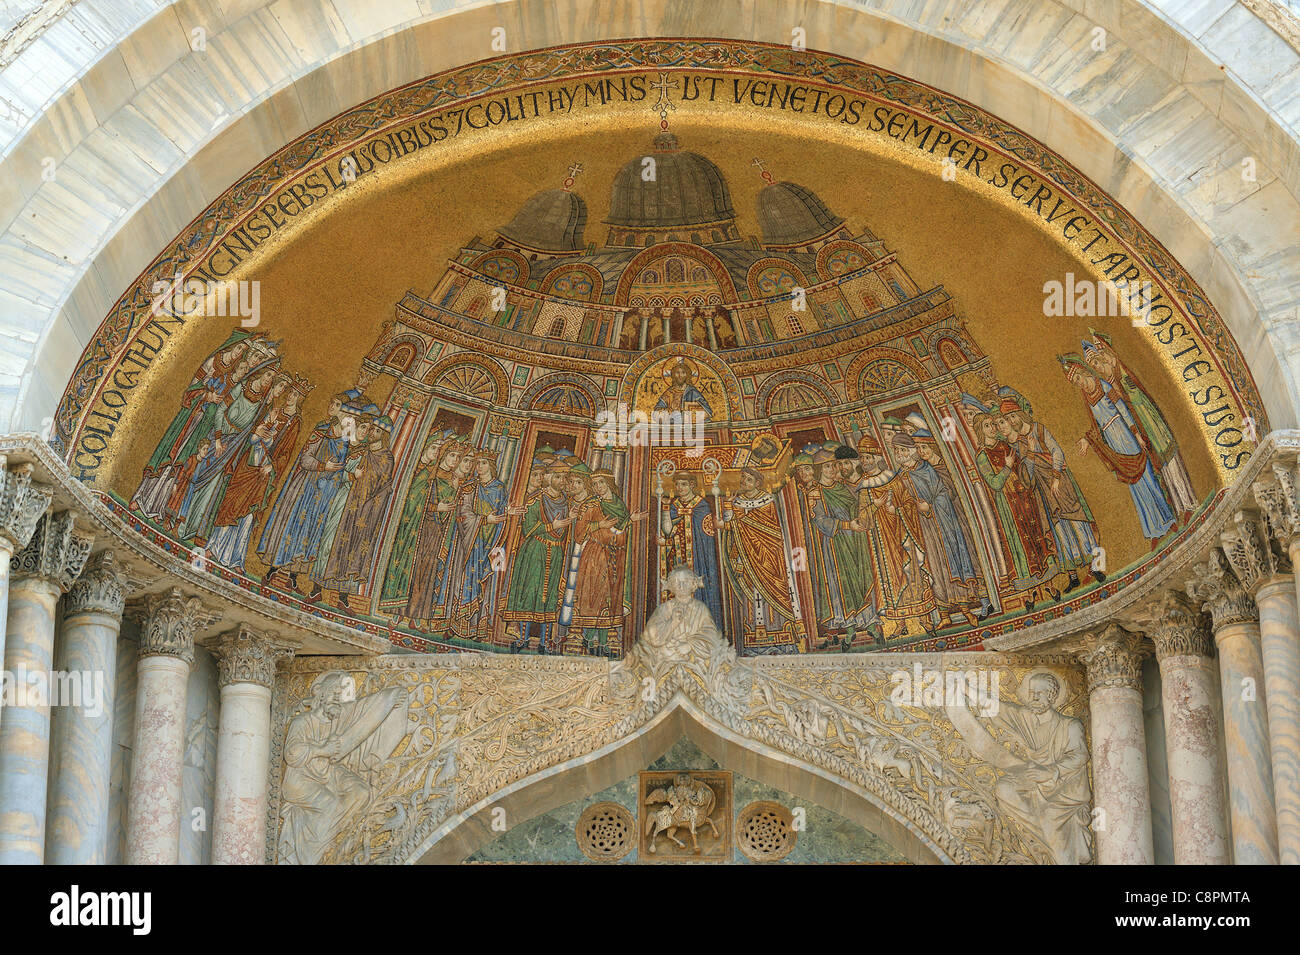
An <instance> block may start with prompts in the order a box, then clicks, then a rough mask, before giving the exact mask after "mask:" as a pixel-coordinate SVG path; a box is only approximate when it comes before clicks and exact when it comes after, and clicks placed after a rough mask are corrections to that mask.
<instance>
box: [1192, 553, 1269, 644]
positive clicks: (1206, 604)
mask: <svg viewBox="0 0 1300 955" xmlns="http://www.w3.org/2000/svg"><path fill="white" fill-rule="evenodd" d="M1192 571H1193V576H1192V579H1191V580H1189V581H1188V582H1187V595H1188V596H1189V597H1191V598H1192V599H1193V600H1195V601H1197V602H1198V603H1200V605H1201V609H1202V610H1208V611H1209V612H1210V617H1211V618H1212V619H1213V621H1214V629H1215V630H1216V631H1218V630H1219V629H1221V628H1222V627H1226V626H1228V624H1232V623H1253V622H1255V621H1257V620H1259V608H1258V607H1256V606H1255V598H1253V597H1252V596H1251V595H1250V594H1249V593H1247V592H1246V590H1245V588H1244V587H1242V586H1241V582H1240V581H1239V580H1238V579H1237V575H1236V574H1234V573H1233V572H1232V570H1231V569H1230V568H1229V567H1228V562H1227V559H1226V558H1225V557H1224V556H1223V553H1222V552H1221V551H1219V550H1217V549H1215V550H1212V551H1210V557H1209V559H1208V560H1207V561H1206V562H1205V563H1204V564H1197V565H1196V566H1195V567H1193V568H1192Z"/></svg>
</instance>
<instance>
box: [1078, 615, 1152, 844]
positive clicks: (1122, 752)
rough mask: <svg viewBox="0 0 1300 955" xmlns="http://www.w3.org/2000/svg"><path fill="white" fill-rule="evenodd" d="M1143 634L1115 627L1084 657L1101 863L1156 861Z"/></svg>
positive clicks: (1096, 826)
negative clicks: (1141, 648)
mask: <svg viewBox="0 0 1300 955" xmlns="http://www.w3.org/2000/svg"><path fill="white" fill-rule="evenodd" d="M1140 642H1141V638H1140V637H1137V636H1135V635H1134V634H1130V633H1128V632H1127V631H1125V630H1124V629H1123V628H1121V627H1118V626H1114V625H1111V626H1109V627H1107V628H1106V629H1105V630H1104V631H1102V633H1101V635H1100V636H1099V637H1097V638H1094V642H1092V643H1090V645H1089V648H1088V650H1087V651H1086V652H1085V653H1084V654H1083V655H1082V659H1083V661H1084V664H1085V665H1086V666H1087V675H1088V710H1089V713H1090V715H1091V719H1092V778H1093V804H1094V806H1095V807H1096V808H1097V809H1098V810H1100V816H1099V818H1098V819H1097V822H1096V825H1095V826H1094V830H1095V832H1096V836H1097V862H1098V863H1100V864H1102V865H1151V864H1153V863H1154V862H1155V846H1154V840H1153V839H1152V835H1151V787H1150V784H1149V778H1148V775H1147V743H1146V728H1145V723H1144V721H1143V718H1142V655H1141V653H1140V651H1139V645H1140Z"/></svg>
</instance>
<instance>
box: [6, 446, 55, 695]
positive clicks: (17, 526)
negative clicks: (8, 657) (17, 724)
mask: <svg viewBox="0 0 1300 955" xmlns="http://www.w3.org/2000/svg"><path fill="white" fill-rule="evenodd" d="M52 494H53V490H52V489H51V488H48V487H44V486H42V485H39V484H32V466H31V465H30V464H23V465H19V466H17V467H15V468H13V469H10V468H9V466H8V459H7V458H6V457H5V456H4V455H3V454H0V663H3V662H4V657H5V630H6V626H5V621H6V619H7V617H8V612H9V576H10V565H11V564H12V563H13V557H14V555H15V554H17V553H18V552H19V551H21V550H22V549H23V548H24V547H26V546H27V544H28V543H29V542H30V541H31V539H32V534H33V533H35V531H36V522H37V521H38V520H40V518H41V515H43V514H44V513H45V511H46V510H47V509H48V508H49V506H50V498H51V496H52ZM3 719H4V713H3V712H0V721H2V720H3Z"/></svg>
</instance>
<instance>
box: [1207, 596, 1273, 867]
mask: <svg viewBox="0 0 1300 955" xmlns="http://www.w3.org/2000/svg"><path fill="white" fill-rule="evenodd" d="M1214 642H1215V643H1216V644H1217V645H1218V648H1219V677H1220V682H1221V686H1222V694H1223V733H1224V741H1225V743H1226V748H1227V751H1228V808H1229V811H1230V812H1231V814H1232V848H1233V860H1234V861H1235V862H1236V863H1237V864H1238V865H1272V864H1275V863H1276V862H1277V821H1276V817H1275V814H1274V808H1273V774H1272V771H1271V768H1270V754H1269V743H1268V717H1267V714H1266V710H1265V702H1264V692H1265V684H1264V660H1263V656H1262V654H1261V652H1260V645H1259V625H1258V624H1257V623H1254V622H1253V621H1239V622H1234V623H1227V624H1224V625H1223V626H1220V627H1219V628H1217V629H1216V630H1215V633H1214Z"/></svg>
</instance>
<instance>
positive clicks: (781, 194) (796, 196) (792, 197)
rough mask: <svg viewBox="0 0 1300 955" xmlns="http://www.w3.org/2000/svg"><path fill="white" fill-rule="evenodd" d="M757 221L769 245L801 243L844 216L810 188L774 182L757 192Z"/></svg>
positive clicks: (828, 228)
mask: <svg viewBox="0 0 1300 955" xmlns="http://www.w3.org/2000/svg"><path fill="white" fill-rule="evenodd" d="M756 205H757V210H758V222H759V225H761V226H762V228H763V241H764V242H766V243H767V244H769V245H802V244H803V243H805V242H811V241H812V240H813V239H819V238H821V237H822V236H824V235H825V234H826V233H828V232H830V231H831V230H832V229H834V228H835V227H836V226H838V225H841V224H842V223H843V222H844V220H843V219H841V218H840V217H839V216H837V215H835V214H834V213H832V212H831V210H830V209H828V208H826V203H824V202H822V201H821V199H819V198H818V197H817V194H816V193H815V192H813V191H812V190H811V189H805V188H804V187H803V186H800V185H797V184H795V183H793V182H774V183H772V185H770V186H768V187H767V188H765V189H764V190H763V191H762V192H760V193H759V194H758V202H757V204H756Z"/></svg>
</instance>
